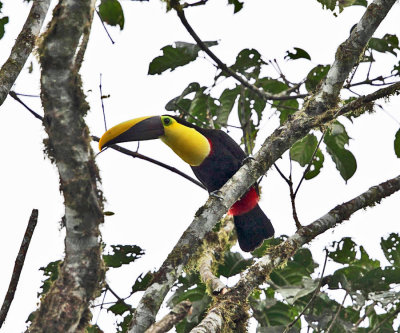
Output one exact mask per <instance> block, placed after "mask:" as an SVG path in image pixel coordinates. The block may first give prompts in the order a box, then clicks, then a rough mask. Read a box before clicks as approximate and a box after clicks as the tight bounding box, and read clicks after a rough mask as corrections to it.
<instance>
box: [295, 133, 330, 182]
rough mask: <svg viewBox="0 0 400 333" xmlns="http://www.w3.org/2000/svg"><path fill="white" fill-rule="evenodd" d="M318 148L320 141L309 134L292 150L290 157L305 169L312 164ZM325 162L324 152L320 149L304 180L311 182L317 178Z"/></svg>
mask: <svg viewBox="0 0 400 333" xmlns="http://www.w3.org/2000/svg"><path fill="white" fill-rule="evenodd" d="M317 146H318V140H317V138H316V136H315V135H314V134H308V135H306V136H305V137H304V138H303V139H301V140H299V141H297V142H296V143H295V144H294V145H293V146H292V148H290V157H291V159H292V160H294V161H297V162H298V163H299V164H300V165H301V166H302V167H304V166H306V165H308V163H310V161H311V158H312V157H313V154H314V151H315V149H316V148H317ZM324 160H325V157H324V155H323V154H322V151H321V150H320V149H319V148H318V150H317V152H316V153H315V156H314V157H313V159H312V161H311V166H310V170H309V171H308V172H307V173H306V175H305V177H304V178H305V179H307V180H309V179H312V178H314V177H315V176H317V175H318V174H319V172H320V171H321V168H322V166H323V164H324Z"/></svg>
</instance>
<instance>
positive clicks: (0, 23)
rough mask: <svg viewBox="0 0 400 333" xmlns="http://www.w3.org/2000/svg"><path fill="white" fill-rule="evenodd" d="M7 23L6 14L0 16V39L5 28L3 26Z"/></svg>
mask: <svg viewBox="0 0 400 333" xmlns="http://www.w3.org/2000/svg"><path fill="white" fill-rule="evenodd" d="M7 23H8V16H4V17H2V18H0V39H1V38H3V36H4V33H5V29H4V26H5V25H6V24H7Z"/></svg>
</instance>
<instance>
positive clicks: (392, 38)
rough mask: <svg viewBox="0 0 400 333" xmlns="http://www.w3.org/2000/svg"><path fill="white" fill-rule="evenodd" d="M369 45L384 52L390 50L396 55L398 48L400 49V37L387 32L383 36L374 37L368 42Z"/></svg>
mask: <svg viewBox="0 0 400 333" xmlns="http://www.w3.org/2000/svg"><path fill="white" fill-rule="evenodd" d="M368 47H369V48H371V49H373V50H375V51H378V52H382V53H385V52H389V53H391V54H393V55H395V56H396V55H397V53H396V50H400V48H399V39H398V38H397V36H396V35H391V34H386V35H385V36H383V38H375V37H372V38H371V39H370V40H369V42H368Z"/></svg>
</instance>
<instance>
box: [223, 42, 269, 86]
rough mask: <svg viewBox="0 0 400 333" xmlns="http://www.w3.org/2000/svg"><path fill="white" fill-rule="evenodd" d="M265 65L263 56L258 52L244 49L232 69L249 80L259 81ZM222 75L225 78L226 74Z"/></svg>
mask: <svg viewBox="0 0 400 333" xmlns="http://www.w3.org/2000/svg"><path fill="white" fill-rule="evenodd" d="M263 63H264V62H263V61H262V59H261V54H260V53H259V52H258V51H257V50H255V49H243V50H242V51H240V52H239V54H238V55H237V57H236V62H235V63H234V64H233V65H232V66H231V69H232V70H234V71H235V72H238V73H240V74H242V75H244V76H245V77H246V78H247V79H251V78H253V79H257V78H258V76H259V74H260V69H261V65H262V64H263ZM220 75H223V76H225V74H224V73H221V74H220Z"/></svg>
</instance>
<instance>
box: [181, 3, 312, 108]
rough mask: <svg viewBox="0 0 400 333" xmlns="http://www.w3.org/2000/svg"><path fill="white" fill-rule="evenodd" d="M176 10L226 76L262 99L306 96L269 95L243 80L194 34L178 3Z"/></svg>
mask: <svg viewBox="0 0 400 333" xmlns="http://www.w3.org/2000/svg"><path fill="white" fill-rule="evenodd" d="M174 9H175V10H176V13H177V15H178V17H179V19H180V20H181V22H182V24H183V25H184V27H185V28H186V30H187V31H188V32H189V34H190V35H191V36H192V37H193V39H194V40H195V41H196V43H197V45H198V46H199V47H200V49H202V50H203V51H204V52H205V53H206V54H208V56H209V57H210V58H211V59H212V60H214V62H215V63H216V64H217V66H218V67H219V68H220V69H221V70H222V71H223V72H225V74H227V75H228V76H232V77H233V78H235V79H236V80H237V81H239V82H240V83H241V84H242V85H243V86H245V87H246V88H248V89H249V90H251V91H252V92H253V93H255V94H256V95H257V96H259V97H260V98H261V99H263V100H289V99H297V98H304V97H306V96H308V95H307V94H303V95H296V96H281V95H270V94H267V93H266V92H265V91H263V90H261V89H260V88H258V87H256V86H255V85H253V84H251V83H250V82H248V81H247V80H245V79H244V78H243V77H241V76H240V75H238V74H237V73H236V72H235V71H233V70H232V69H230V68H229V67H228V66H227V65H225V64H224V63H223V62H222V61H221V60H220V59H219V58H218V57H217V56H216V55H215V54H214V53H213V52H212V51H211V50H210V49H209V48H208V47H207V45H206V44H205V43H204V42H203V41H202V40H201V39H200V37H199V36H198V35H197V34H196V32H195V31H194V30H193V28H192V26H191V25H190V24H189V22H188V21H187V19H186V16H185V12H184V10H183V9H182V7H179V5H176V6H175V7H174Z"/></svg>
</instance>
